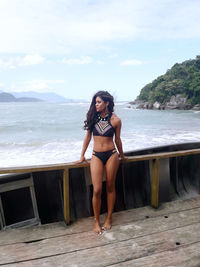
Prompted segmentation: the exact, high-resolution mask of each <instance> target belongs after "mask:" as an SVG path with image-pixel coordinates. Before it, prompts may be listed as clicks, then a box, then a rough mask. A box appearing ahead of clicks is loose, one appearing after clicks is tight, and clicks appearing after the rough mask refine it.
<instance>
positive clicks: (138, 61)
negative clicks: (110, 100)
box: [0, 0, 200, 101]
mask: <svg viewBox="0 0 200 267" xmlns="http://www.w3.org/2000/svg"><path fill="white" fill-rule="evenodd" d="M199 14H200V1H199V0H151V1H149V0H42V1H41V0H0V38H1V39H0V40H1V41H0V90H1V91H6V92H27V91H35V92H54V93H57V94H59V95H62V96H64V97H66V98H72V99H85V100H90V99H91V98H92V96H93V95H94V94H95V93H96V92H97V91H99V90H107V91H109V92H110V93H111V94H113V95H114V97H115V100H116V101H131V100H134V99H135V98H136V97H137V96H138V95H139V93H140V90H141V89H142V87H143V86H145V85H146V84H147V83H150V82H152V81H153V80H154V79H156V78H157V77H158V76H160V75H162V74H164V73H165V72H166V71H167V70H168V69H170V68H171V67H172V66H173V65H174V64H175V63H181V62H183V61H185V60H188V59H194V58H195V57H196V56H197V55H200V16H199Z"/></svg>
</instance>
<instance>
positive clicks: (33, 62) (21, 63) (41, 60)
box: [18, 54, 45, 66]
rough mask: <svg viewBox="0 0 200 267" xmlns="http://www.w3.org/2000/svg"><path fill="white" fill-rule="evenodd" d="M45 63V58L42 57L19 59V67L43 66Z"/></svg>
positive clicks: (29, 56) (32, 56)
mask: <svg viewBox="0 0 200 267" xmlns="http://www.w3.org/2000/svg"><path fill="white" fill-rule="evenodd" d="M44 62H45V58H44V57H42V56H40V55H37V54H35V55H27V56H25V57H24V58H21V59H19V62H18V63H19V66H30V65H37V64H42V63H44Z"/></svg>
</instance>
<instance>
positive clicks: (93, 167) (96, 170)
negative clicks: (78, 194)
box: [90, 156, 104, 234]
mask: <svg viewBox="0 0 200 267" xmlns="http://www.w3.org/2000/svg"><path fill="white" fill-rule="evenodd" d="M90 171H91V177H92V184H93V197H92V205H93V211H94V217H95V221H94V229H93V230H94V232H95V233H97V234H99V233H100V232H101V227H100V220H99V216H100V211H101V193H102V180H103V172H104V165H103V162H102V161H101V160H100V159H99V158H97V157H96V156H92V159H91V162H90Z"/></svg>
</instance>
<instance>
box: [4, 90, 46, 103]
mask: <svg viewBox="0 0 200 267" xmlns="http://www.w3.org/2000/svg"><path fill="white" fill-rule="evenodd" d="M41 101H42V100H41V99H38V98H33V97H19V98H16V97H15V96H13V95H12V94H10V93H5V92H2V93H0V102H41Z"/></svg>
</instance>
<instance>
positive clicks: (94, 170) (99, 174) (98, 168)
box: [90, 156, 104, 190]
mask: <svg viewBox="0 0 200 267" xmlns="http://www.w3.org/2000/svg"><path fill="white" fill-rule="evenodd" d="M90 172H91V178H92V184H93V186H94V190H99V189H101V188H102V181H103V173H104V165H103V162H102V161H101V160H100V159H99V158H97V157H96V156H92V159H91V162H90Z"/></svg>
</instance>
